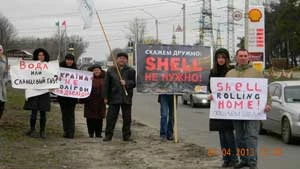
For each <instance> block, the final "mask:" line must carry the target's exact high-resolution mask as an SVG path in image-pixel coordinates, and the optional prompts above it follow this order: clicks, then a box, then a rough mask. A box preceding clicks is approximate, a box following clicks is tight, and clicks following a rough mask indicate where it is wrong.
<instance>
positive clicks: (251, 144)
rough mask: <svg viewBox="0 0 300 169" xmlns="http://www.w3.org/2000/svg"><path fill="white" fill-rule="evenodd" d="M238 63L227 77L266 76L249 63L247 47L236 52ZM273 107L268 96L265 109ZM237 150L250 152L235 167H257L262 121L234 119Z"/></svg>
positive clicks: (251, 168)
mask: <svg viewBox="0 0 300 169" xmlns="http://www.w3.org/2000/svg"><path fill="white" fill-rule="evenodd" d="M236 61H237V65H236V67H235V69H232V70H230V71H229V72H228V73H227V74H226V77H228V78H230V77H240V78H264V76H263V74H262V73H261V72H259V71H257V70H256V69H254V68H252V67H251V65H250V63H249V53H248V51H247V50H246V49H239V50H237V52H236ZM270 109H271V99H270V97H268V101H267V104H266V106H265V109H264V111H265V112H269V111H270ZM233 125H234V129H235V133H236V142H237V150H238V151H245V152H248V153H246V154H241V153H239V152H238V154H241V155H240V160H241V161H240V163H238V164H237V165H235V166H234V168H243V167H245V166H248V167H250V169H257V140H258V132H259V126H260V121H258V120H234V121H233Z"/></svg>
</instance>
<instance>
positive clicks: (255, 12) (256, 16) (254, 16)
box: [248, 9, 263, 22]
mask: <svg viewBox="0 0 300 169" xmlns="http://www.w3.org/2000/svg"><path fill="white" fill-rule="evenodd" d="M262 16H263V15H262V12H261V11H260V10H259V9H251V10H250V11H249V12H248V17H249V19H250V21H251V22H259V21H260V19H261V18H262Z"/></svg>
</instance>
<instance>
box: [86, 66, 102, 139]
mask: <svg viewBox="0 0 300 169" xmlns="http://www.w3.org/2000/svg"><path fill="white" fill-rule="evenodd" d="M88 70H89V71H92V72H93V84H92V91H91V94H90V96H89V97H88V98H85V99H83V101H84V117H85V118H86V124H87V128H88V132H89V136H90V137H91V138H93V137H94V136H96V137H98V138H102V134H101V133H102V125H103V119H104V118H105V116H106V105H105V103H104V98H103V89H104V77H105V71H104V70H102V68H101V66H100V65H94V66H92V67H90V68H89V69H88Z"/></svg>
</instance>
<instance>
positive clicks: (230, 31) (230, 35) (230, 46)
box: [227, 0, 247, 60]
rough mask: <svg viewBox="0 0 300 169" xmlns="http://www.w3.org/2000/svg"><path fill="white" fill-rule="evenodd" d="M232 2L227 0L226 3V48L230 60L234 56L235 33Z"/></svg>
mask: <svg viewBox="0 0 300 169" xmlns="http://www.w3.org/2000/svg"><path fill="white" fill-rule="evenodd" d="M246 1H247V0H246ZM233 12H234V4H233V0H228V4H227V50H228V51H229V53H230V56H231V58H230V59H231V60H233V58H234V53H235V34H234V25H235V24H234V19H233Z"/></svg>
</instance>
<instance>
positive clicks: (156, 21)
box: [141, 9, 158, 43]
mask: <svg viewBox="0 0 300 169" xmlns="http://www.w3.org/2000/svg"><path fill="white" fill-rule="evenodd" d="M141 11H143V12H145V13H146V14H148V15H149V16H151V17H152V18H154V19H155V26H156V43H158V20H157V18H156V17H155V16H153V15H152V14H151V13H149V12H147V11H145V10H144V9H141Z"/></svg>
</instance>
